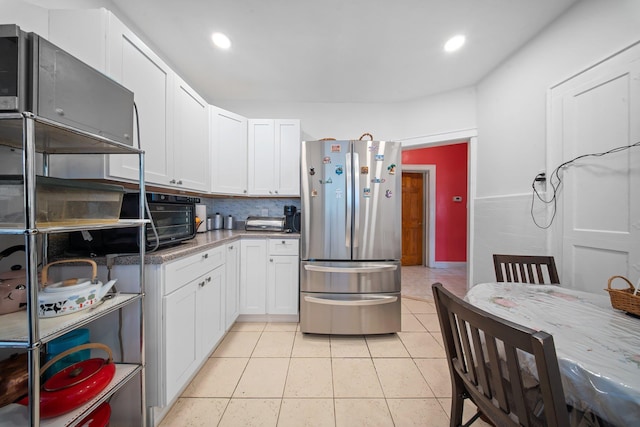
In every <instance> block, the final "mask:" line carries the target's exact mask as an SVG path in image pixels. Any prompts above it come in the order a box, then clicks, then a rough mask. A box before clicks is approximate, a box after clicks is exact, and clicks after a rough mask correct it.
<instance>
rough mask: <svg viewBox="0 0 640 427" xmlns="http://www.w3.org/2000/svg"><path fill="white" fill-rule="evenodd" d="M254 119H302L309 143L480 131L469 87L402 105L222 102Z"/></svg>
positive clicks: (391, 138)
mask: <svg viewBox="0 0 640 427" xmlns="http://www.w3.org/2000/svg"><path fill="white" fill-rule="evenodd" d="M212 102H213V103H214V104H216V105H218V106H219V107H222V108H225V109H227V110H230V111H233V112H235V113H238V114H241V115H243V116H245V117H252V118H299V119H301V126H302V134H303V135H302V137H303V139H308V140H313V139H319V138H336V139H354V138H359V137H360V135H362V134H363V133H365V132H368V133H370V134H372V135H373V136H374V138H375V139H377V140H399V139H405V138H411V137H418V136H427V135H434V134H441V133H446V132H452V131H458V130H462V129H470V128H475V127H476V115H475V89H473V88H464V89H460V90H456V91H453V92H448V93H443V94H440V95H436V96H432V97H429V98H424V99H419V100H414V101H410V102H403V103H396V104H346V103H345V104H327V103H265V102H239V101H224V100H221V101H216V100H212Z"/></svg>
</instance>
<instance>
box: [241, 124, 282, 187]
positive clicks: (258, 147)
mask: <svg viewBox="0 0 640 427" xmlns="http://www.w3.org/2000/svg"><path fill="white" fill-rule="evenodd" d="M273 126H274V122H273V120H255V119H251V120H249V162H248V168H249V171H248V179H249V195H252V196H273V195H275V190H276V178H275V176H276V175H275V168H276V165H275V163H276V155H275V150H276V140H275V132H274V127H273Z"/></svg>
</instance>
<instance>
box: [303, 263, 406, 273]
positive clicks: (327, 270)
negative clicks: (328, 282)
mask: <svg viewBox="0 0 640 427" xmlns="http://www.w3.org/2000/svg"><path fill="white" fill-rule="evenodd" d="M304 269H305V270H307V271H318V272H321V273H352V274H353V273H380V272H382V271H394V270H397V269H398V266H397V265H395V264H388V265H377V266H375V267H324V266H321V265H308V264H307V265H305V266H304Z"/></svg>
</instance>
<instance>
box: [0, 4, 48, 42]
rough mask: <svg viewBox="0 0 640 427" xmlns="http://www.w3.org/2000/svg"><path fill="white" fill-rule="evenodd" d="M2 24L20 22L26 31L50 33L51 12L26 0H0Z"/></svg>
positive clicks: (44, 34)
mask: <svg viewBox="0 0 640 427" xmlns="http://www.w3.org/2000/svg"><path fill="white" fill-rule="evenodd" d="M0 11H2V13H0V24H18V25H19V26H20V28H21V29H22V30H24V31H29V32H34V33H38V34H39V35H41V36H43V37H47V35H48V34H49V12H48V10H47V9H44V8H41V7H38V6H35V5H33V4H30V3H26V2H24V1H16V0H0Z"/></svg>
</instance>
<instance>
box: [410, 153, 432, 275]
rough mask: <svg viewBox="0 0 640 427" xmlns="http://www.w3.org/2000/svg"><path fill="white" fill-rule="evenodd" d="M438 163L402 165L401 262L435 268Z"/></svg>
mask: <svg viewBox="0 0 640 427" xmlns="http://www.w3.org/2000/svg"><path fill="white" fill-rule="evenodd" d="M435 197H436V165H403V171H402V265H403V266H409V265H421V266H426V267H435V205H436V203H435Z"/></svg>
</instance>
